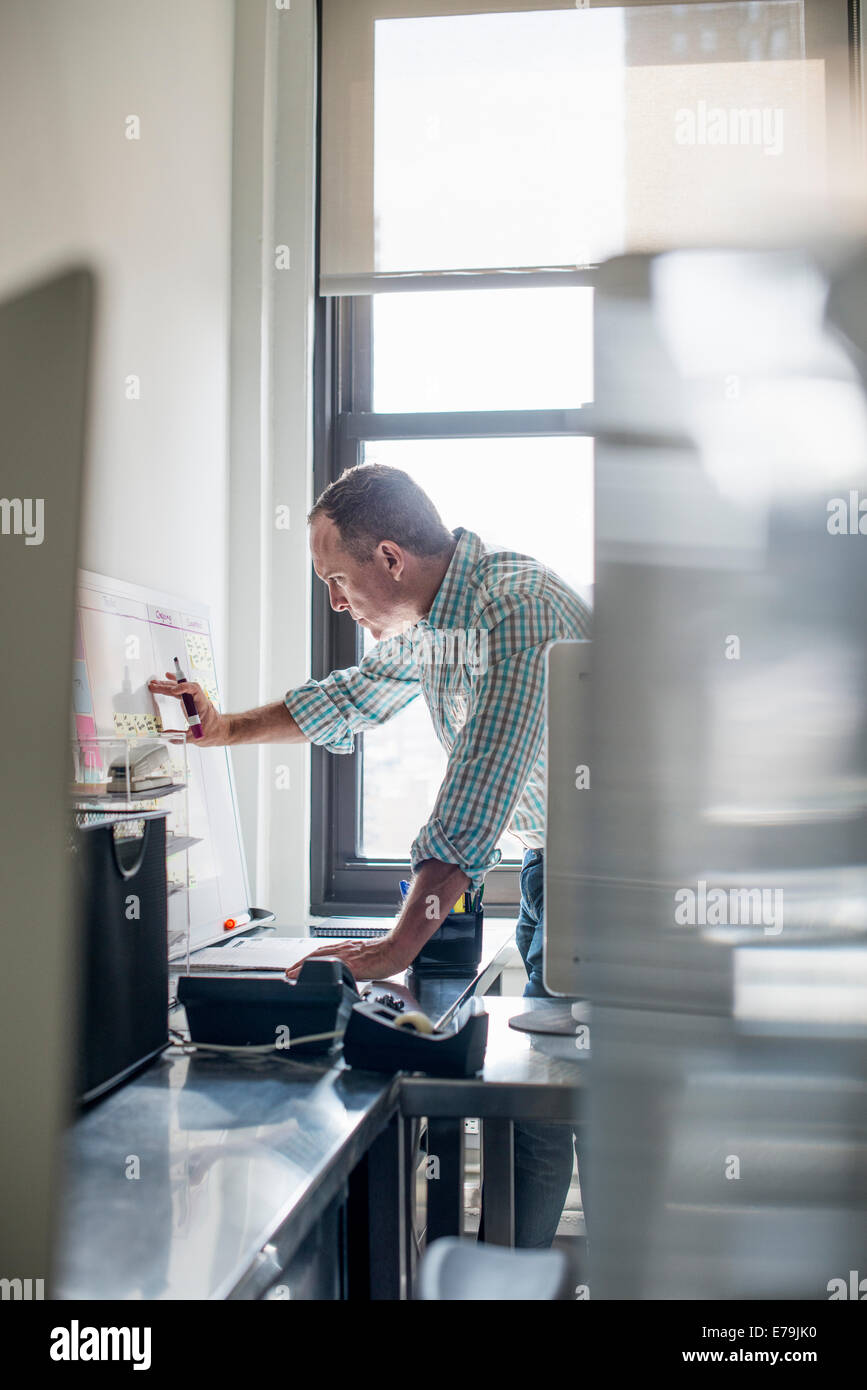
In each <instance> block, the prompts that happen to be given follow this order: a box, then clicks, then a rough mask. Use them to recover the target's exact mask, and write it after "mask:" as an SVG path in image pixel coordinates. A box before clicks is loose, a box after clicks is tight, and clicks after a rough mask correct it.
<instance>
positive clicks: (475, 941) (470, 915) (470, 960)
mask: <svg viewBox="0 0 867 1390" xmlns="http://www.w3.org/2000/svg"><path fill="white" fill-rule="evenodd" d="M484 918H485V910H484V908H483V907H480V908H479V909H478V911H476V912H450V913H449V915H448V917H446V918H444V919H443V921H442V922H441V924H440V926H439V927H438V929H437V930H436V931H435V932H434V934H433V936H432V937H431V939H430V941H428V942H426V943H425V945H424V946H423V947H422V948H421V950H420V951H419V953H418V955H417V956H416V958H415V960H414V961H413V963H412V966H411V967H410V968H411V969H412V970H415V971H417V972H419V973H422V974H424V973H425V972H427V973H428V974H431V975H449V974H452V975H469V974H472V972H473V971H474V970H475V968H476V966H477V965H478V964H479V961H480V960H481V959H482V925H483V923H484Z"/></svg>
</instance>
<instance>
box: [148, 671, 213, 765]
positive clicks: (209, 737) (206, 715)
mask: <svg viewBox="0 0 867 1390" xmlns="http://www.w3.org/2000/svg"><path fill="white" fill-rule="evenodd" d="M148 690H150V691H151V693H152V694H154V695H171V696H173V697H174V699H176V700H180V698H181V696H182V695H192V697H193V700H194V701H195V705H196V713H197V714H198V716H199V718H200V719H201V721H202V737H201V738H197V739H196V745H197V747H199V748H216V747H218V746H220V745H222V744H226V743H228V742H229V716H228V715H227V714H218V712H217V711H216V710H215V709H214V706H213V705H212V704H211V702H210V700H209V699H208V697H207V695H206V694H205V692H204V690H203V689H202V687H201V686H200V685H197V684H196V682H195V681H179V680H178V678H177V676H173V675H172V673H171V671H166V678H165V680H164V681H158V680H152V681H148ZM180 732H181V730H179V729H164V730H163V733H166V734H173V733H180Z"/></svg>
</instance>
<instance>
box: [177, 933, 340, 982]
mask: <svg viewBox="0 0 867 1390" xmlns="http://www.w3.org/2000/svg"><path fill="white" fill-rule="evenodd" d="M321 945H322V942H321V941H318V940H317V939H316V938H315V937H312V936H269V937H259V936H254V937H252V938H248V937H245V936H238V937H235V939H234V940H233V941H227V942H226V944H225V946H205V947H203V949H202V950H200V951H194V952H193V954H192V955H191V956H190V970H191V971H194V970H207V971H209V972H210V973H212V974H213V972H214V971H216V970H219V971H228V970H276V971H282V970H289V969H290V968H291V967H292V966H293V965H297V964H298V962H299V961H301V960H304V957H305V956H309V955H310V952H311V951H316V950H318V949H319V947H320V946H321Z"/></svg>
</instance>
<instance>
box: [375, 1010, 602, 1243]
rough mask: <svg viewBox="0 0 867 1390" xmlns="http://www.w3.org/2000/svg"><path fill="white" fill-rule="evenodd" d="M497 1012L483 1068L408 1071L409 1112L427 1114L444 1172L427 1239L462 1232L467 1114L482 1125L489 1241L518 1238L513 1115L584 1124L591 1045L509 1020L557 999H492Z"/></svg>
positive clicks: (432, 1146)
mask: <svg viewBox="0 0 867 1390" xmlns="http://www.w3.org/2000/svg"><path fill="white" fill-rule="evenodd" d="M485 1007H486V1009H487V1010H488V1014H489V1015H490V1024H489V1030H488V1050H487V1054H486V1057H485V1066H484V1070H483V1071H482V1072H481V1073H480V1075H479V1076H475V1077H471V1078H469V1079H468V1080H466V1081H446V1080H443V1079H442V1078H439V1077H433V1076H420V1075H414V1076H404V1077H402V1078H401V1085H400V1108H401V1113H402V1114H403V1115H404V1116H407V1117H412V1116H421V1115H426V1116H427V1118H428V1145H429V1152H430V1153H434V1154H436V1156H437V1158H438V1160H439V1177H438V1180H437V1181H436V1182H435V1183H434V1182H432V1183H430V1184H429V1187H428V1212H427V1230H428V1240H429V1241H432V1240H436V1239H438V1238H439V1237H440V1236H445V1235H461V1234H462V1233H463V1172H464V1120H465V1119H466V1118H468V1117H472V1118H478V1119H479V1120H480V1121H481V1128H482V1169H483V1174H484V1204H485V1240H486V1241H488V1242H490V1243H491V1244H498V1245H514V1181H515V1172H514V1122H515V1121H516V1120H527V1121H531V1120H535V1121H537V1122H538V1121H547V1122H550V1123H552V1124H556V1123H563V1124H570V1125H577V1124H578V1123H580V1119H581V1107H580V1101H581V1089H582V1087H583V1084H584V1078H585V1072H584V1065H585V1064H586V1062H587V1061H588V1060H589V1052H587V1051H583V1050H579V1049H578V1048H577V1047H576V1041H575V1039H574V1038H567V1037H558V1036H552V1035H548V1034H538V1033H532V1034H531V1033H522V1032H518V1031H517V1030H516V1029H514V1028H510V1027H509V1019H510V1018H512V1017H513V1016H514V1015H515V1014H517V1013H521V1012H522V1011H523V1010H524V1009H525V1008H526V1009H530V1008H532V1009H534V1010H539V1009H542V1010H544V1011H548V1010H549V1009H550V1010H555V1009H558V1008H560V1007H562V1005H558V1004H557V1002H556V1001H554V1000H546V999H526V1000H525V999H496V998H493V999H492V998H490V997H489V998H486V999H485Z"/></svg>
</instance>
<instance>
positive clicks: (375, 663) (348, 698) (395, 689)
mask: <svg viewBox="0 0 867 1390" xmlns="http://www.w3.org/2000/svg"><path fill="white" fill-rule="evenodd" d="M419 689H420V686H419V673H418V664H417V660H416V658H415V657H414V654H413V647H412V643H410V642H401V641H399V640H398V641H394V640H390V639H387V640H385V641H382V642H378V643H377V644H376V646H375V647H374V648H373V649H372V650H371V651H369V652H368V653H367V655H366V656H365V657H364V658H363V660H362V661H361V662H360V663H359V664H358V666H350V667H347V669H346V670H344V671H332V672H331V674H330V675H329V676H326V677H325V679H324V680H321V681H314V680H309V681H307V682H305V684H304V685H299V686H296V688H295V689H294V690H289V691H287V693H286V695H285V697H284V700H283V703H284V704H285V706H286V708H287V709H288V711H289V713H290V714H291V715H292V718H293V719H294V720H295V722H296V724H297V725H298V727H299V728H300V730H301V732H302V733H303V734H304V735H305V736H306V737H307V738H308V739H309V740H310V742H311V743H318V744H320V745H321V746H322V747H324V748H327V749H328V751H329V752H330V753H351V752H353V750H354V748H355V735H356V734H357V733H360V732H362V731H363V730H364V729H373V728H375V727H376V726H377V725H379V724H385V723H386V722H387V721H388V720H389V719H391V717H392V716H393V715H395V714H397V713H398V711H399V710H402V709H403V708H404V706H405V705H408V704H409V703H410V701H411V700H414V699H415V697H416V695H418V693H419Z"/></svg>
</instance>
